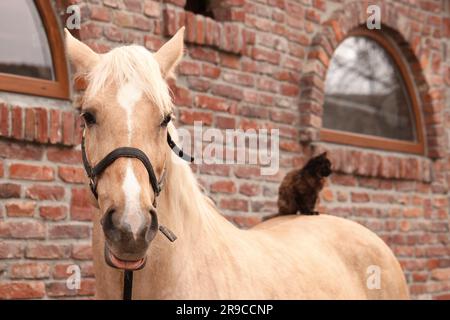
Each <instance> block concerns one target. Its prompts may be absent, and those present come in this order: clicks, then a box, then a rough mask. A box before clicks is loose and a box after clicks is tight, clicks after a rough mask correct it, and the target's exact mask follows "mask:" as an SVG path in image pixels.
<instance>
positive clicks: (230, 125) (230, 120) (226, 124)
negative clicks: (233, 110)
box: [215, 116, 236, 129]
mask: <svg viewBox="0 0 450 320" xmlns="http://www.w3.org/2000/svg"><path fill="white" fill-rule="evenodd" d="M215 127H216V128H219V129H234V128H235V127H236V119H235V118H234V117H226V116H216V118H215Z"/></svg>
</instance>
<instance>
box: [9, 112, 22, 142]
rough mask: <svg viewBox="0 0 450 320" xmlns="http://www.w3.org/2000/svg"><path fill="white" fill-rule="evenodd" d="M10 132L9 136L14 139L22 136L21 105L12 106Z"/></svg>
mask: <svg viewBox="0 0 450 320" xmlns="http://www.w3.org/2000/svg"><path fill="white" fill-rule="evenodd" d="M11 121H12V132H11V136H12V137H13V138H15V139H22V138H23V112H22V108H21V107H13V108H12V115H11Z"/></svg>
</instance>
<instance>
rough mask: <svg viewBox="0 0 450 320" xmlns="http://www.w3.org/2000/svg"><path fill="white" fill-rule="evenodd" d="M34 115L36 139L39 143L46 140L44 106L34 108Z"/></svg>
mask: <svg viewBox="0 0 450 320" xmlns="http://www.w3.org/2000/svg"><path fill="white" fill-rule="evenodd" d="M35 116H36V140H37V141H38V142H41V143H47V141H48V115H47V110H46V109H44V108H36V109H35Z"/></svg>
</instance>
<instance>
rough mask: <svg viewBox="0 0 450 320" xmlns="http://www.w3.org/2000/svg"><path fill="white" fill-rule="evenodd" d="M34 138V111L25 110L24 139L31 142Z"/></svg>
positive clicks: (30, 109)
mask: <svg viewBox="0 0 450 320" xmlns="http://www.w3.org/2000/svg"><path fill="white" fill-rule="evenodd" d="M35 137H36V120H35V113H34V109H32V108H27V109H26V112H25V139H26V140H29V141H32V140H34V138H35Z"/></svg>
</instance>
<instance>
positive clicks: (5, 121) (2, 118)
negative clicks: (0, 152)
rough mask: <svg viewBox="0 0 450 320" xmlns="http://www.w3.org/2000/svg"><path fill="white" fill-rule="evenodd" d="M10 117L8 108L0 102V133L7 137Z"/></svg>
mask: <svg viewBox="0 0 450 320" xmlns="http://www.w3.org/2000/svg"><path fill="white" fill-rule="evenodd" d="M9 118H10V110H9V107H8V106H7V105H6V104H4V103H0V135H1V136H4V137H7V136H9V128H10V125H9V122H10V120H9Z"/></svg>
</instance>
